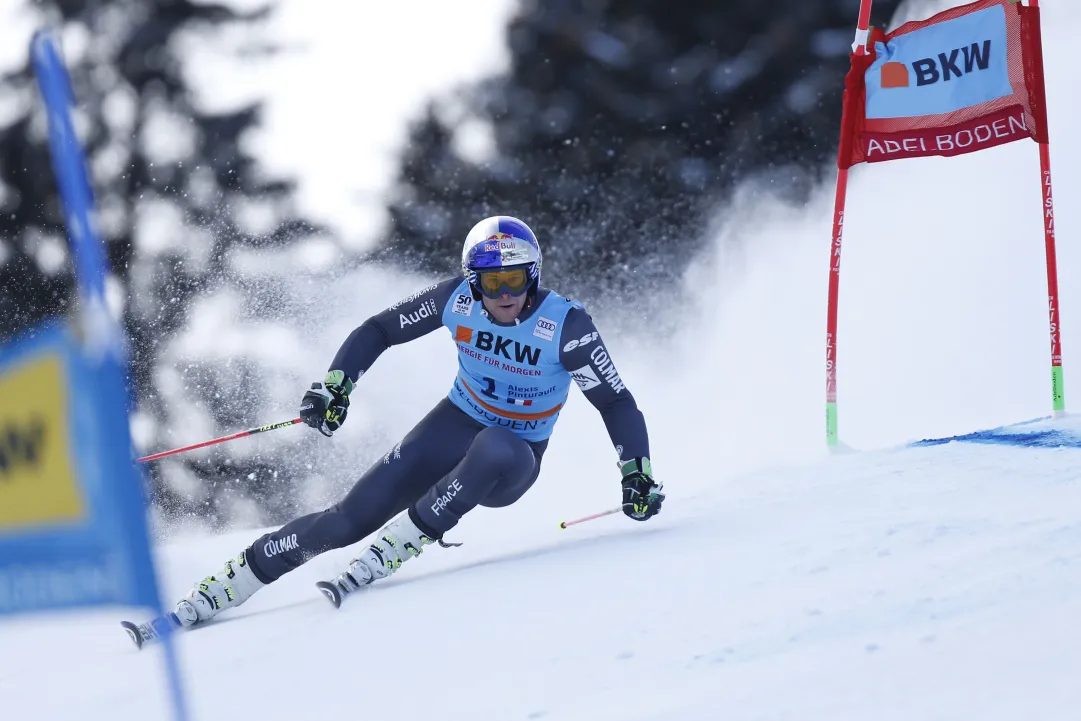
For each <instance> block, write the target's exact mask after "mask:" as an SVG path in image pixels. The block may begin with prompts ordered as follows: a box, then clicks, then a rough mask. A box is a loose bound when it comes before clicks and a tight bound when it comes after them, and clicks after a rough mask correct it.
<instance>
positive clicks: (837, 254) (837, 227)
mask: <svg viewBox="0 0 1081 721" xmlns="http://www.w3.org/2000/svg"><path fill="white" fill-rule="evenodd" d="M872 2H873V0H860V17H859V23H858V24H857V26H856V39H855V42H854V43H853V47H852V51H853V52H854V53H855V54H856V55H864V54H865V53H866V51H867V37H868V30H869V28H870V23H871V3H872ZM842 132H844V128H843V127H842ZM847 195H848V169H847V168H841V169H839V170H838V171H837V195H836V198H835V199H834V209H833V242H832V243H831V247H830V285H829V300H828V303H827V307H826V445H827V446H829V447H830V448H834V447H836V446H837V294H838V289H839V288H840V282H841V238H842V236H843V234H844V225H845V199H846V197H847Z"/></svg>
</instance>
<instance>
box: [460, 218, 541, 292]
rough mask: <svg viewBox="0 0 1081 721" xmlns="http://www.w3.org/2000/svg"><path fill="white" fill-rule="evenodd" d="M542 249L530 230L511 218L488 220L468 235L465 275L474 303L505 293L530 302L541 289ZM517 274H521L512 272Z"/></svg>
mask: <svg viewBox="0 0 1081 721" xmlns="http://www.w3.org/2000/svg"><path fill="white" fill-rule="evenodd" d="M541 261H542V256H541V249H540V243H538V242H537V236H536V235H534V234H533V231H532V230H530V229H529V226H528V225H526V224H525V223H523V222H522V221H520V220H518V219H517V218H512V217H511V216H509V215H496V216H493V217H491V218H485V219H484V220H482V221H480V222H479V223H477V224H476V225H474V226H473V229H472V230H470V231H469V235H467V236H466V237H465V245H464V246H462V272H463V273H464V274H465V277H466V278H467V279H468V280H469V288H470V290H471V291H472V293H473V299H474V300H480V299H481V296H487V297H489V298H498V297H499V296H500V295H502V294H503V293H509V294H511V295H513V296H519V295H521V294H522V293H528V294H529V298H530V300H532V298H533V297H534V296H536V294H537V288H538V286H539V285H540V272H541ZM512 271H518V272H512Z"/></svg>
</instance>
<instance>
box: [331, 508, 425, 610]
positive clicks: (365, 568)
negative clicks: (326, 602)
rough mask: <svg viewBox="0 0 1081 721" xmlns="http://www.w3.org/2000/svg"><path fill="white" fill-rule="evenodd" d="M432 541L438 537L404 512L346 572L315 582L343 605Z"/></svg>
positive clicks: (387, 526)
mask: <svg viewBox="0 0 1081 721" xmlns="http://www.w3.org/2000/svg"><path fill="white" fill-rule="evenodd" d="M433 543H435V540H434V539H432V538H430V537H429V536H427V535H426V534H424V533H422V532H421V530H420V529H419V528H417V526H416V524H414V523H413V521H412V520H411V519H410V518H409V513H408V512H405V513H402V514H401V515H400V516H398V517H397V518H395V519H394V520H392V521H391V522H390V523H388V524H387V525H386V526H384V527H383V530H381V531H380V532H379V533H378V535H377V536H376V539H375V541H374V542H373V543H372V545H370V546H368V548H367V550H365V551H364V553H362V554H360V557H359V558H355V559H353V561H352V562H351V563H350V564H349V569H348V570H347V571H346V572H345V573H343V574H341V575H340V576H338V577H337V578H335V579H334V580H333V581H320V582H319V583H317V584H315V585H316V587H317V588H318V589H319V590H320V591H322V592H323V594H324V595H326V597H327V598H328V599H330V602H331V603H333V604H334V605H335V606H341V604H342V599H343V598H344V597H346V596H348V595H349V594H350V593H353V592H354V591H357V590H359V589H361V588H364V587H365V586H367V585H369V584H371V583H373V582H374V581H378V580H379V579H381V578H386V577H387V576H389V575H391V574H393V573H394V572H395V571H397V570H398V569H399V568H401V566H402V564H403V563H405V562H406V561H408V560H409V559H410V558H413V557H414V556H419V555H420V554H421V553H422V552H423V551H424V547H425V546H428V545H431V544H433Z"/></svg>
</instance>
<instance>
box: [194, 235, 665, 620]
mask: <svg viewBox="0 0 1081 721" xmlns="http://www.w3.org/2000/svg"><path fill="white" fill-rule="evenodd" d="M541 259H542V258H541V249H540V245H539V244H538V243H537V238H536V236H535V235H534V234H533V231H532V230H530V229H529V227H528V226H527V225H526V224H525V223H523V222H522V221H520V220H518V219H516V218H512V217H509V216H496V217H492V218H487V219H485V220H482V221H481V222H480V223H477V225H476V226H474V227H473V229H472V230H471V231H470V232H469V235H468V236H467V237H466V239H465V245H464V247H463V249H462V271H463V273H464V274H465V278H458V277H455V278H452V279H449V280H445V281H443V282H441V283H438V284H436V285H433V286H431V287H429V288H425V289H424V290H422V291H420V292H418V293H415V294H413V295H411V296H409V297H407V298H405V299H404V300H402V301H400V302H398V303H396V304H394V305H392V306H391V307H390V308H388V309H387V310H385V311H383V312H381V313H378V314H376V315H375V316H373V317H371V318H369V319H368V320H367V321H365V322H364V323H363V324H362V325H361V326H360V327H359V328H357V329H356V330H354V331H353V332H352V333H351V334H350V335H349V337H348V338H347V339H346V340H345V343H343V344H342V346H341V348H340V349H339V351H338V353H337V355H336V356H335V357H334V361H333V362H332V363H331V370H330V371H329V372H328V373H327V374H326V377H325V378H324V380H323V382H322V383H313V384H312V386H311V390H309V391H308V392H306V393H305V394H304V398H303V399H302V401H301V407H300V416H301V418H303V419H304V421H305V422H306V423H307V424H308V425H310V426H312V427H314V428H316V429H318V430H319V431H320V432H321V433H322V434H323V435H325V436H331V435H333V433H334V431H336V430H338V428H340V427H341V425H342V423H344V422H345V419H346V414H347V411H348V408H349V394H350V393H351V392H352V390H353V388H354V384H355V383H356V382H357V381H358V380H359V379H360V377H361V376H363V375H364V372H365V371H367V370H368V369H369V368H370V367H371V366H372V364H373V363H374V362H375V360H376V358H378V357H379V355H380V354H381V353H382V352H383V351H385V350H386V349H387V348H388V347H390V346H392V345H398V344H401V343H405V342H407V341H411V340H414V339H416V338H419V337H421V336H423V335H425V334H427V333H430V332H432V331H434V330H436V329H437V328H439V327H440V326H444V327H446V328H447V329H448V330H449V331H450V333H451V336H452V337H453V338H454V342H455V343H456V344H457V347H458V374H457V377H456V378H455V379H454V385H453V387H452V389H451V391H450V393H449V395H448V396H447V398H445V399H443V400H441V401H440V402H439V403H438V404H437V405H436V407H435V408H434V409H432V411H431V412H429V413H428V415H427V416H425V418H424V419H423V420H421V421H420V423H418V424H417V425H416V427H414V428H413V429H412V430H411V431H410V432H409V433H408V434H407V435H406V436H405V438H404V439H403V440H402V442H401V443H399V444H398V445H396V446H394V448H393V449H391V451H390V452H389V453H387V455H386V456H385V457H384V458H382V459H381V460H380V461H378V462H376V463H375V464H374V465H373V466H372V467H371V468H369V469H368V471H367V472H366V473H365V474H364V475H363V476H361V478H360V480H359V481H357V483H356V485H354V486H353V488H352V490H350V491H349V493H348V494H347V495H346V496H345V498H344V499H342V501H341V502H339V503H338V504H336V505H334V506H331V507H330V508H327V509H326V510H324V511H320V512H317V513H312V514H309V515H306V516H302V517H300V518H297V519H296V520H294V521H291V522H290V523H287V524H285V525H284V526H283V527H281V528H280V529H278V530H277V531H274V532H273V533H268V534H266V535H264V536H262V537H260V538H258V539H257V540H256V541H255V542H254V543H252V544H251V545H250V546H248V547H247V548H246V549H244V550H243V551H242V552H241V553H240V554H239V555H238V556H237V558H236V559H231V560H229V561H228V562H226V564H225V567H224V568H223V569H222V570H221V571H219V572H217V573H215V574H214V575H212V576H209V577H207V578H205V579H204V580H203V581H202V582H200V583H198V584H197V585H196V586H195V587H194V588H193V589H192V590H191V592H190V593H189V594H188V595H187V596H186V597H185V598H184V599H182V600H181V601H180V602H179V603H178V604H177V606H176V609H175V613H176V617H177V619H179V621H180V623H181V624H182V625H184V626H190V625H193V624H196V623H200V622H203V621H206V620H209V619H211V618H213V617H214V616H216V615H217V614H218V613H220V612H221V611H223V610H225V609H228V608H234V607H236V606H239V605H240V604H242V603H244V602H245V601H246V600H247V599H248V598H250V597H251V595H252V594H253V593H255V592H256V591H257V590H259V589H260V588H262V587H263V586H264V585H266V584H268V583H272V582H273V581H276V580H277V579H279V578H281V577H282V576H283V575H285V574H286V573H288V572H289V571H292V570H293V569H295V568H297V567H298V566H300V565H301V564H303V563H305V562H306V561H308V560H310V559H311V558H313V557H314V556H316V555H318V554H320V553H323V552H325V551H328V550H331V549H334V548H342V547H345V546H348V545H351V544H354V543H357V542H358V541H360V540H361V539H362V538H364V537H366V536H367V535H368V534H369V533H371V532H372V531H374V530H376V529H377V528H379V526H380V525H381V524H384V523H386V525H385V526H384V527H383V528H382V530H380V531H379V533H378V534H377V536H376V538H375V541H374V542H373V543H372V544H371V545H370V546H369V547H368V548H367V549H365V550H364V552H363V553H361V554H360V556H359V557H358V558H356V559H355V560H354V561H352V563H351V564H350V565H349V567H348V569H347V570H346V571H345V572H344V573H342V574H341V575H340V576H338V577H337V578H336V579H334V581H333V584H324V585H325V586H327V590H324V592H325V593H327V595H328V596H330V597H331V600H332V601H334V602H335V603H336V604H337V603H340V602H341V597H342V596H344V595H346V594H348V593H351V592H353V591H355V590H357V589H359V588H362V587H364V586H366V585H368V584H370V583H372V582H373V581H376V580H378V579H381V578H385V577H387V576H389V575H391V574H392V573H394V572H395V571H396V570H398V568H399V567H400V566H401V565H402V563H404V562H405V561H408V560H409V559H410V558H412V557H413V556H419V555H420V554H421V552H422V551H423V550H424V547H425V546H428V545H430V544H432V543H435V542H436V541H441V539H442V538H443V534H445V533H446V532H447V531H449V530H450V529H452V528H454V526H455V525H456V524H457V523H458V521H459V520H461V518H462V516H464V515H465V514H466V513H467V512H468V511H469V510H470V509H472V508H474V507H476V506H478V505H481V506H486V507H490V508H492V507H503V506H509V505H510V504H512V503H514V502H515V501H517V500H518V499H519V498H521V497H522V495H523V494H524V493H525V492H526V491H527V490H529V488H530V486H532V485H533V482H534V481H535V480H536V479H537V476H538V474H539V473H540V465H541V457H542V456H543V454H544V451H545V448H546V447H547V445H548V438H549V436H551V434H552V429H553V427H554V426H555V423H556V419H557V418H558V417H559V412H560V410H561V409H562V408H563V405H564V403H566V401H567V397H568V391H569V389H570V384H571V381H572V380H573V381H574V382H575V383H576V384H577V385H578V387H579V388H581V390H582V391H583V392H584V393H585V396H586V398H588V399H589V401H590V402H591V403H592V404H593V405H594V406H595V407H596V408H597V410H598V411H600V413H601V417H602V418H603V419H604V424H605V426H606V428H607V430H608V434H609V436H610V438H611V440H612V443H613V444H614V445H615V448H616V452H617V454H618V456H619V459H620V461H619V462H620V469H621V472H622V489H623V512H624V513H625V514H626V515H627V516H629V517H631V518H633V519H635V520H637V521H644V520H646V519H648V518H651V517H652V516H654V515H656V514H657V513H658V512H659V511H660V509H661V502H662V501H663V500H664V493H663V492H662V488H661V486H660V485H659V484H657V483H656V482H655V481H654V480H653V474H652V469H651V467H650V461H649V446H648V437H647V434H646V425H645V420H644V418H643V416H642V413H641V412H640V411H639V410H638V406H637V404H636V403H635V401H634V398H633V397H632V396H631V393H630V391H628V390H627V389H626V387H625V386H624V384H623V381H622V379H621V378H620V376H619V373H618V372H617V371H616V368H615V365H614V364H613V363H612V359H611V355H610V354H609V352H608V350H607V349H606V348H605V346H604V343H603V342H602V340H601V337H600V334H599V333H598V332H597V329H596V327H595V326H594V325H593V321H592V319H591V318H590V317H589V315H588V314H587V313H586V312H585V310H584V308H583V307H582V305H581V304H579V303H577V302H575V301H571V300H567V299H566V298H564V297H562V296H560V295H559V294H557V293H555V292H554V291H551V290H549V289H547V288H543V287H541V285H540V275H541ZM388 521H389V523H387V522H388ZM335 596H337V598H335Z"/></svg>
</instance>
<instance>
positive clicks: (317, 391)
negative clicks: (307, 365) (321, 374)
mask: <svg viewBox="0 0 1081 721" xmlns="http://www.w3.org/2000/svg"><path fill="white" fill-rule="evenodd" d="M352 392H353V381H352V380H350V378H349V376H347V375H346V374H345V372H344V371H330V372H329V373H327V377H326V378H324V379H323V382H322V383H312V389H311V390H310V391H308V392H307V393H305V394H304V398H303V399H302V400H301V401H300V417H301V418H302V419H303V420H304V422H305V423H307V424H308V425H309V426H311V427H312V428H316V429H318V431H319V432H320V433H322V434H323V435H324V436H327V437H330V436H332V435H334V431H336V430H338V429H339V428H341V427H342V424H343V423H345V415H346V413H347V412H348V410H349V394H350V393H352Z"/></svg>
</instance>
